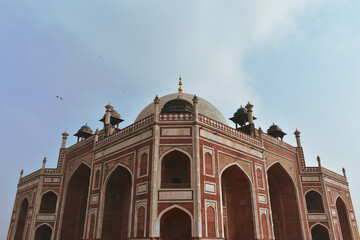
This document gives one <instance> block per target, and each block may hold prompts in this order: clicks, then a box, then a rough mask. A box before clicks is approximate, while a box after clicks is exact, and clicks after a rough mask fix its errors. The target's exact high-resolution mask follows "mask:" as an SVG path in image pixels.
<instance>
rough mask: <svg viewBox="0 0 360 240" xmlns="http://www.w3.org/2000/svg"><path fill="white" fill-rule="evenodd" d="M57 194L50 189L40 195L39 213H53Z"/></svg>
mask: <svg viewBox="0 0 360 240" xmlns="http://www.w3.org/2000/svg"><path fill="white" fill-rule="evenodd" d="M56 203H57V195H56V194H55V193H54V192H52V191H50V192H47V193H45V194H43V195H42V197H41V204H40V210H39V213H55V210H56Z"/></svg>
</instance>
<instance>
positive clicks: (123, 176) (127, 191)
mask: <svg viewBox="0 0 360 240" xmlns="http://www.w3.org/2000/svg"><path fill="white" fill-rule="evenodd" d="M131 188H132V177H131V174H130V173H129V171H128V170H127V169H126V168H124V167H122V166H117V167H116V168H115V169H114V170H113V171H112V172H111V174H110V176H109V177H108V180H107V184H106V191H105V206H104V214H103V224H102V226H103V227H102V239H103V240H112V239H127V237H128V229H129V214H130V208H131V207H130V206H131V203H130V201H131Z"/></svg>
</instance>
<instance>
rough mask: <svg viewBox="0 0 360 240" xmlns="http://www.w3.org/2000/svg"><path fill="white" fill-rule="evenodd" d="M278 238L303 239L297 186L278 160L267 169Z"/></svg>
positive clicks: (273, 218) (273, 217)
mask: <svg viewBox="0 0 360 240" xmlns="http://www.w3.org/2000/svg"><path fill="white" fill-rule="evenodd" d="M267 176H268V184H269V193H270V202H271V210H272V220H273V226H274V235H275V238H276V239H293V240H297V239H299V240H300V239H302V231H301V230H302V228H301V226H302V225H301V220H300V213H299V208H298V196H297V191H296V186H295V183H294V180H293V179H292V177H291V175H290V174H289V172H288V171H287V169H286V168H285V167H284V166H283V165H282V164H281V163H280V162H276V163H274V164H272V165H271V166H270V167H269V168H268V169H267Z"/></svg>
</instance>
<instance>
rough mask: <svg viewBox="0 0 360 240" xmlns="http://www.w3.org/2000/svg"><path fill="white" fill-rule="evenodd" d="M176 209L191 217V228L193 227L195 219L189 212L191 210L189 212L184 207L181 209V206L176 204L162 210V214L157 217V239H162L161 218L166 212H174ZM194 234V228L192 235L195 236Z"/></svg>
mask: <svg viewBox="0 0 360 240" xmlns="http://www.w3.org/2000/svg"><path fill="white" fill-rule="evenodd" d="M174 208H178V209H179V210H181V211H183V212H185V213H186V214H187V215H189V217H190V219H191V226H193V223H194V218H193V216H192V214H191V213H190V212H189V210H187V209H186V208H184V207H181V206H180V205H177V204H174V205H172V206H170V207H168V208H166V209H164V210H162V211H161V213H160V214H159V216H158V217H157V219H156V223H155V237H160V220H161V217H162V216H163V215H164V214H165V213H166V212H168V211H170V210H172V209H174ZM193 232H194V230H193V228H191V235H194V234H193Z"/></svg>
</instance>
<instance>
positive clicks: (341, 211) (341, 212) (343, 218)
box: [336, 197, 353, 240]
mask: <svg viewBox="0 0 360 240" xmlns="http://www.w3.org/2000/svg"><path fill="white" fill-rule="evenodd" d="M336 209H337V212H338V216H339V222H340V228H341V233H342V237H343V239H349V240H351V239H353V238H352V236H351V230H350V224H349V220H348V214H347V210H346V205H345V202H344V201H343V200H342V199H341V198H340V197H338V199H337V200H336Z"/></svg>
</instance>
